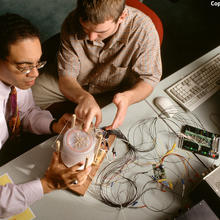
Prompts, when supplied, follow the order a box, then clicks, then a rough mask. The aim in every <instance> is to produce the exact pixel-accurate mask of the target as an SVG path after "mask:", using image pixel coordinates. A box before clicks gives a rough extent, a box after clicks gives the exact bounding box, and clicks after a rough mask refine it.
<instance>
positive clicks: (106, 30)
mask: <svg viewBox="0 0 220 220" xmlns="http://www.w3.org/2000/svg"><path fill="white" fill-rule="evenodd" d="M58 73H59V82H58V83H59V89H60V91H61V93H62V94H63V95H64V96H65V97H66V98H67V99H68V100H70V101H71V102H74V103H76V104H77V106H76V108H75V114H76V115H77V117H78V118H81V119H83V120H84V129H85V130H88V128H89V126H90V124H91V122H92V120H93V119H94V118H96V122H95V125H96V126H98V125H99V123H100V122H101V120H102V114H101V110H100V107H99V105H98V104H97V102H96V100H95V99H94V95H96V94H103V96H104V95H105V92H109V91H113V92H114V93H115V95H114V97H113V100H112V102H113V103H114V104H115V105H116V107H117V113H116V116H115V118H114V120H113V122H112V124H111V125H109V126H108V127H107V129H115V128H117V127H118V126H120V125H121V124H122V122H123V120H124V118H125V115H126V112H127V109H128V106H129V105H131V104H133V103H136V102H139V101H141V100H143V99H145V98H146V97H148V96H149V95H150V94H151V92H152V91H153V89H154V87H155V86H156V84H157V83H158V82H159V80H160V78H161V74H162V70H161V57H160V42H159V37H158V33H157V31H156V29H155V27H154V25H153V23H152V21H151V19H150V18H149V17H148V16H146V15H145V14H143V13H142V12H140V11H139V10H137V9H134V8H132V7H128V6H126V5H125V0H92V1H90V0H78V1H77V8H76V9H75V10H74V11H73V12H71V13H70V14H69V15H68V17H67V18H66V20H65V21H64V23H63V26H62V31H61V46H60V51H59V53H58ZM41 78H43V79H41ZM50 84H51V81H50V82H49V80H46V79H45V76H43V75H42V77H40V79H39V80H38V82H37V84H36V87H35V88H34V90H33V91H34V96H35V98H36V100H37V104H38V103H39V104H40V103H41V102H42V101H44V100H45V99H46V98H49V97H47V95H45V96H39V95H38V94H39V91H40V90H41V91H43V88H47V90H49V89H50V90H51V91H53V90H54V91H55V86H54V84H53V86H51V85H52V84H51V85H50ZM52 87H53V88H52ZM56 91H58V89H56ZM48 100H49V99H48Z"/></svg>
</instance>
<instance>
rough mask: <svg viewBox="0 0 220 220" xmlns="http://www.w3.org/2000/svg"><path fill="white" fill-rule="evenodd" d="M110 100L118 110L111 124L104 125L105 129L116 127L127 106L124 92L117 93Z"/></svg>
mask: <svg viewBox="0 0 220 220" xmlns="http://www.w3.org/2000/svg"><path fill="white" fill-rule="evenodd" d="M112 102H113V103H114V104H115V105H116V107H117V109H118V110H117V113H116V116H115V119H114V121H113V122H112V124H111V125H109V126H107V127H106V129H107V130H112V129H116V128H118V127H119V126H120V125H121V124H122V123H123V121H124V119H125V116H126V113H127V109H128V106H129V101H128V98H127V97H126V95H125V93H117V94H116V95H115V96H114V98H113V101H112Z"/></svg>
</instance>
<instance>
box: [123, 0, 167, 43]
mask: <svg viewBox="0 0 220 220" xmlns="http://www.w3.org/2000/svg"><path fill="white" fill-rule="evenodd" d="M126 4H127V5H128V6H131V7H133V8H137V9H139V10H140V11H142V12H143V13H144V14H146V15H147V16H149V17H150V18H151V20H152V22H153V23H154V25H155V28H156V30H157V32H158V35H159V38H160V45H161V44H162V41H163V25H162V22H161V20H160V18H159V17H158V16H157V14H156V13H155V12H154V11H152V10H151V9H150V8H148V7H147V6H146V5H145V4H143V3H142V2H140V1H138V0H126Z"/></svg>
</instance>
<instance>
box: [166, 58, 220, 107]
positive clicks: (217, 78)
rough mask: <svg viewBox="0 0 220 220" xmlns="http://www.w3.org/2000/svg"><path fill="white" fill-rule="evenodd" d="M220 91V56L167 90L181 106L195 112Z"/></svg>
mask: <svg viewBox="0 0 220 220" xmlns="http://www.w3.org/2000/svg"><path fill="white" fill-rule="evenodd" d="M219 89H220V54H217V55H216V56H214V57H213V58H212V59H211V60H209V61H208V62H206V63H204V64H202V65H201V66H200V67H198V68H197V69H195V70H194V71H193V72H191V73H190V74H189V75H187V76H185V77H184V78H183V79H181V80H179V81H178V82H176V83H175V84H174V85H172V86H171V87H169V88H168V89H166V92H167V93H168V94H169V95H170V96H171V98H173V99H174V100H175V101H177V102H178V103H179V104H180V105H181V106H183V107H184V108H185V109H187V110H189V111H193V110H194V109H196V108H197V107H198V106H200V105H201V104H202V103H204V102H205V101H206V100H207V99H208V98H209V97H211V96H212V95H213V94H214V93H216V92H217V91H218V90H219Z"/></svg>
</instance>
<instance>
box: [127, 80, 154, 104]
mask: <svg viewBox="0 0 220 220" xmlns="http://www.w3.org/2000/svg"><path fill="white" fill-rule="evenodd" d="M152 91H153V87H152V86H151V85H150V84H148V83H146V82H144V81H143V80H140V81H138V82H137V83H136V84H135V85H134V86H133V87H132V88H131V89H129V90H127V91H125V92H123V94H124V96H125V97H126V98H127V100H128V105H132V104H134V103H136V102H139V101H142V100H144V99H145V98H147V97H148V96H149V95H150V94H151V93H152Z"/></svg>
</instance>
